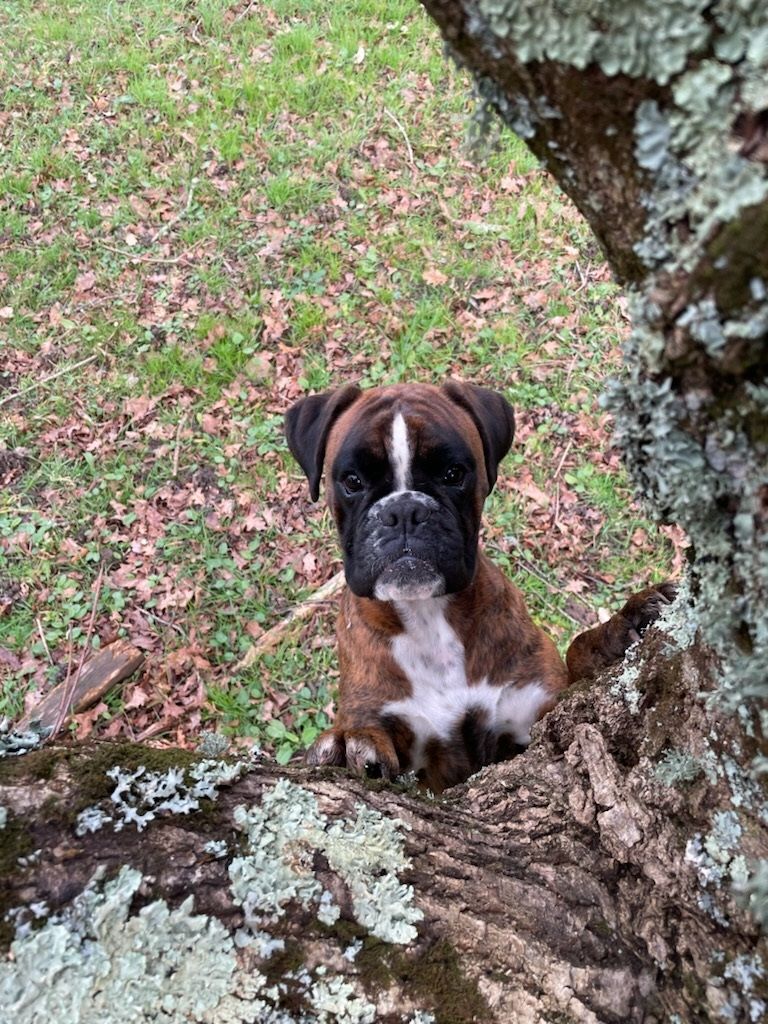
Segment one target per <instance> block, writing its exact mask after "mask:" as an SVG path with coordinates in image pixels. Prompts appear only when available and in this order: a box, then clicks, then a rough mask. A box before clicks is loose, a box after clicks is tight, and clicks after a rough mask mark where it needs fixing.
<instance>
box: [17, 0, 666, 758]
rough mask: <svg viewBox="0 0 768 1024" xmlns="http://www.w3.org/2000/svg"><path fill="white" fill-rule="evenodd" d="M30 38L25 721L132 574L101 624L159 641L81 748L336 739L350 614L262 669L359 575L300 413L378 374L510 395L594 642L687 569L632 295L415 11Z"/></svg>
mask: <svg viewBox="0 0 768 1024" xmlns="http://www.w3.org/2000/svg"><path fill="white" fill-rule="evenodd" d="M0 40H2V42H0V47H2V48H4V50H5V53H4V54H0V61H1V62H2V63H1V66H2V67H3V68H4V71H3V74H4V76H5V82H4V103H3V111H2V113H0V136H1V138H2V146H0V212H1V214H2V223H3V228H2V235H0V244H1V245H2V262H1V263H0V345H1V346H2V362H0V402H2V403H3V404H2V405H1V406H0V552H1V553H2V560H1V561H0V648H2V649H3V651H4V652H5V653H4V657H3V658H0V673H2V675H3V687H2V697H0V714H11V715H15V714H17V713H18V712H19V711H20V710H21V708H22V706H23V705H24V703H25V700H26V701H27V702H28V703H34V701H35V699H36V696H37V695H39V694H40V693H41V692H42V691H44V690H45V689H46V687H48V686H50V685H51V684H52V683H53V682H55V681H56V680H57V679H60V678H61V676H62V673H63V672H64V671H66V666H67V663H68V662H69V661H70V660H72V659H76V657H77V655H78V652H79V648H80V647H81V645H82V644H83V643H84V642H85V631H86V624H87V619H88V616H89V614H90V609H91V605H92V602H93V585H94V581H95V579H96V577H97V575H98V572H99V568H100V566H102V565H103V566H104V568H105V578H104V585H103V588H102V590H101V594H100V597H99V601H98V606H97V612H98V615H97V629H96V635H95V636H94V638H93V641H92V642H93V644H94V645H98V644H103V643H106V642H108V641H109V640H110V639H113V638H115V637H117V636H128V637H130V638H132V639H133V640H134V641H135V642H137V643H139V644H140V645H141V646H142V648H143V649H144V650H145V651H146V654H147V661H146V664H145V668H144V670H143V673H142V675H141V676H140V677H139V678H137V679H136V680H135V681H134V682H133V683H132V684H131V685H130V686H129V687H127V688H126V690H125V691H124V694H123V699H122V701H120V700H117V701H116V700H114V699H112V700H110V702H109V704H105V705H103V706H100V707H98V708H97V709H96V710H95V711H94V712H93V713H90V714H87V715H85V716H81V718H80V720H79V722H78V725H77V728H78V731H79V733H80V734H81V735H84V734H86V733H87V732H89V731H91V730H94V729H95V730H96V732H97V733H99V734H107V735H120V736H127V737H134V736H137V735H138V736H143V735H153V736H156V737H162V738H168V739H172V740H174V741H175V742H188V743H192V742H194V739H195V736H196V734H197V733H198V732H199V730H200V728H201V727H203V726H206V725H208V726H211V725H212V726H215V727H217V728H219V729H223V730H225V731H227V732H229V733H231V734H233V735H234V736H239V737H245V738H248V739H249V740H256V741H258V742H260V743H262V744H264V745H266V746H268V747H269V748H270V749H274V750H276V752H277V754H278V757H279V758H280V759H281V760H285V759H287V758H288V757H289V756H290V755H291V754H292V752H293V751H294V750H295V749H296V747H297V746H301V745H304V744H306V743H307V742H309V741H310V740H311V739H312V738H313V736H314V735H315V734H316V732H317V730H318V729H321V728H323V727H325V726H326V725H327V723H328V721H329V715H330V713H331V701H332V694H333V687H334V682H335V679H336V668H335V658H334V650H333V644H332V640H331V637H332V631H333V626H332V619H333V616H332V612H331V610H328V609H323V610H322V611H321V613H319V614H318V615H316V616H314V617H313V618H312V620H311V621H310V622H309V624H308V625H305V626H303V627H301V628H300V629H299V631H298V632H294V633H293V634H291V635H289V636H288V637H287V638H286V640H285V642H284V643H283V644H282V645H281V646H280V647H278V649H277V650H276V651H274V652H272V653H270V654H268V655H265V656H264V657H263V659H262V660H261V661H260V662H259V663H258V664H257V665H256V666H255V667H254V668H253V669H252V670H250V671H249V672H247V673H245V674H236V673H235V672H234V671H233V666H234V665H235V663H236V662H237V661H238V660H239V658H240V657H241V656H242V654H243V653H244V652H245V651H246V650H247V648H248V647H249V645H250V644H251V643H252V642H253V640H254V638H256V637H258V636H259V634H260V632H261V631H262V630H265V629H267V628H269V627H270V626H271V625H273V624H274V623H275V622H277V621H279V620H280V618H281V617H282V616H283V615H284V614H285V613H286V612H287V610H288V609H289V608H290V607H292V606H293V605H294V604H295V603H296V602H298V601H301V600H302V599H304V598H306V597H307V595H308V594H310V593H311V592H312V591H313V590H314V589H315V588H316V587H317V586H319V585H320V584H321V583H322V582H323V581H324V580H325V579H327V578H328V577H330V575H332V574H333V572H335V571H336V570H337V568H338V560H337V552H336V547H335V543H334V540H333V537H332V530H331V527H330V523H329V521H328V516H327V514H326V513H324V512H323V511H322V509H321V508H314V507H311V506H310V505H309V502H308V499H307V495H306V487H305V484H304V482H303V481H302V480H301V479H300V474H299V471H298V469H297V467H296V466H295V465H294V464H292V462H291V461H290V459H289V457H288V455H287V453H286V450H285V445H284V442H283V439H282V427H281V423H282V413H283V412H284V410H285V408H286V407H287V406H288V405H289V404H290V403H291V402H292V401H294V400H295V399H296V398H297V397H299V396H300V394H301V393H303V392H305V391H307V390H310V389H312V390H317V389H323V388H327V387H331V386H333V385H335V384H337V383H339V382H342V381H347V380H350V379H357V380H360V381H362V382H364V383H365V384H381V383H386V382H391V381H397V380H403V379H421V380H434V381H440V380H441V379H443V378H444V377H445V376H446V375H449V374H455V375H459V376H461V377H463V378H465V379H471V380H475V381H477V382H480V383H484V384H486V385H488V386H493V387H496V388H499V389H502V390H504V391H506V392H507V393H508V394H509V396H510V398H511V399H512V401H513V402H514V404H515V406H516V408H517V410H518V438H517V443H516V446H515V448H514V450H513V452H512V454H511V455H510V457H509V459H508V460H507V462H506V463H505V466H504V474H503V476H502V479H501V480H500V483H499V486H498V488H497V490H496V492H495V493H494V495H493V496H492V498H491V500H490V502H489V509H488V517H487V519H488V526H487V528H486V542H487V545H488V548H489V550H490V552H491V553H492V555H493V557H495V558H496V559H497V560H498V561H499V563H500V564H502V565H503V566H504V567H505V568H506V569H507V570H508V571H509V572H510V573H511V575H512V576H513V577H514V578H515V580H516V582H518V584H519V585H520V586H521V587H522V588H523V589H524V591H525V592H526V595H527V597H528V600H529V604H530V606H531V608H532V611H533V613H534V615H535V617H536V618H537V619H539V620H540V621H541V622H542V623H544V624H546V625H547V627H548V629H549V630H550V631H551V632H552V634H553V635H554V636H555V637H556V639H557V640H558V642H559V643H560V644H561V646H564V645H565V642H566V641H567V638H568V637H569V636H570V635H572V634H573V633H574V632H576V631H577V630H578V628H579V624H580V623H584V624H590V623H591V622H592V621H593V620H594V616H595V614H596V609H597V608H598V607H602V606H606V607H611V608H614V607H615V606H616V604H617V602H619V601H621V599H622V596H623V595H624V594H626V592H627V591H629V590H631V589H632V588H634V587H637V586H640V585H644V584H645V583H646V581H647V580H648V579H649V578H655V579H659V578H662V577H664V576H665V575H667V574H668V572H669V569H670V565H671V560H672V548H671V545H670V543H669V542H668V541H667V540H666V539H665V538H662V537H660V536H659V535H658V534H657V533H655V531H654V530H653V528H652V527H651V526H650V525H649V524H648V523H646V522H645V521H644V520H643V518H642V515H641V514H640V513H639V511H638V510H637V508H635V507H634V506H633V505H632V503H631V500H630V493H629V490H628V487H627V482H626V480H625V478H624V475H623V472H622V470H621V467H620V465H619V462H618V459H617V457H616V453H615V452H613V451H612V450H611V448H610V423H609V422H608V421H607V420H606V417H605V416H604V414H603V413H602V412H601V411H600V409H599V406H598V404H597V399H598V395H599V392H600V389H601V386H602V382H603V380H604V377H605V375H606V371H607V370H609V369H612V368H615V367H616V364H617V358H618V356H617V352H618V345H619V340H620V337H621V335H622V333H623V331H624V323H623V320H622V315H621V309H620V305H619V303H618V302H617V298H618V296H617V293H616V290H615V289H614V286H613V285H612V284H611V283H610V279H609V275H608V273H607V271H606V269H605V267H604V266H603V263H602V261H601V257H600V255H599V253H598V251H597V248H596V246H595V243H594V241H593V240H592V239H591V237H590V234H589V231H588V229H587V227H586V225H585V223H584V222H583V221H582V220H581V218H580V217H579V216H578V214H577V213H576V212H575V211H574V209H573V208H572V207H571V205H570V204H569V202H568V200H567V199H566V197H564V196H563V195H562V194H561V193H560V192H559V191H558V190H557V189H556V187H555V186H554V185H553V184H552V183H551V181H549V179H548V178H547V177H546V175H544V174H543V173H542V172H541V171H540V170H539V169H538V167H537V165H536V162H535V160H534V159H533V158H532V156H531V155H530V154H529V153H528V152H527V150H526V149H525V147H524V146H523V144H522V143H521V142H520V141H519V140H517V139H515V138H514V137H512V136H511V135H506V136H504V138H503V140H502V143H501V145H500V146H499V147H498V148H497V149H495V150H494V151H493V152H492V153H490V154H487V155H486V158H485V161H484V162H483V163H482V164H480V165H473V164H472V163H471V162H470V161H469V159H468V157H467V154H466V152H465V150H464V148H463V144H462V140H463V135H464V132H465V128H466V124H467V121H468V118H469V115H470V113H471V110H472V100H471V98H470V96H469V93H468V86H467V82H466V80H465V79H464V78H463V77H462V75H461V74H459V72H457V71H456V70H455V69H454V68H453V67H452V65H450V64H449V63H448V62H446V60H445V59H444V58H443V55H442V49H441V45H440V43H439V41H438V38H437V33H436V31H435V30H434V29H433V27H432V26H431V25H430V23H429V22H428V20H427V19H426V16H425V15H424V14H423V12H422V11H421V9H420V8H419V7H418V6H417V5H416V4H414V3H413V2H412V0H408V2H406V0H394V2H393V0H387V2H386V3H384V0H360V2H358V0H356V2H355V3H351V2H334V3H331V2H330V0H312V2H310V0H265V2H264V3H260V4H258V5H252V4H248V3H246V2H245V0H242V2H239V3H228V2H224V0H199V2H196V3H189V2H187V0H131V2H130V3H120V4H118V3H106V4H105V3H104V2H103V0H101V2H96V0H79V2H75V0H48V2H45V0H35V2H32V0H0ZM89 357H92V358H91V361H90V362H88V363H87V364H85V365H78V364H82V361H83V360H84V359H88V358H89ZM68 368H71V369H68ZM60 371H65V372H63V373H61V372H60ZM57 373H59V374H60V375H59V376H56V377H54V376H53V375H54V374H57Z"/></svg>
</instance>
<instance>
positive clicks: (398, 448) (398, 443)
mask: <svg viewBox="0 0 768 1024" xmlns="http://www.w3.org/2000/svg"><path fill="white" fill-rule="evenodd" d="M389 460H390V462H391V463H392V472H393V473H394V475H395V491H407V490H408V488H409V487H410V486H411V447H410V444H409V443H408V427H407V425H406V422H405V420H404V419H403V414H402V413H401V412H399V413H398V414H397V415H396V416H395V418H394V419H393V420H392V437H391V442H390V450H389Z"/></svg>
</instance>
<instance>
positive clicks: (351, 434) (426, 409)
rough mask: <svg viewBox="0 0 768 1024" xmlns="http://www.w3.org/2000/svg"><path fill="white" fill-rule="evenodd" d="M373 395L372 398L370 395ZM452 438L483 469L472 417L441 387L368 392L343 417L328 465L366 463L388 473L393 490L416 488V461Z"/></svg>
mask: <svg viewBox="0 0 768 1024" xmlns="http://www.w3.org/2000/svg"><path fill="white" fill-rule="evenodd" d="M369 396H370V397H369ZM451 439H452V440H453V442H454V444H455V446H456V448H457V450H460V449H464V450H466V449H467V448H469V450H470V451H471V454H472V456H473V458H474V459H475V462H476V464H477V466H478V467H479V468H482V466H483V446H482V442H481V439H480V436H479V434H478V432H477V429H476V428H475V425H474V423H473V421H472V419H471V417H470V416H469V415H468V414H467V413H466V412H464V410H463V409H460V408H458V407H457V406H456V404H455V403H454V402H452V401H450V399H448V398H446V397H445V396H444V395H442V394H441V393H440V391H439V390H438V389H437V388H434V389H429V390H428V391H427V390H426V389H425V388H424V387H423V386H422V387H414V388H413V389H410V388H392V389H389V388H387V389H381V390H378V391H374V392H368V393H367V394H365V395H364V397H363V398H362V399H361V400H360V401H359V402H356V403H355V405H354V406H352V408H350V409H348V410H347V411H346V412H345V413H343V414H342V416H341V417H340V418H339V420H338V422H337V423H336V425H335V426H334V428H333V430H332V432H331V435H330V438H329V441H328V458H327V467H328V468H329V470H330V471H331V473H333V471H334V468H335V467H337V466H338V465H344V464H347V463H350V464H351V463H353V462H354V463H358V464H361V463H362V464H363V466H364V465H365V464H366V463H367V464H369V465H370V467H371V470H372V471H373V472H374V473H381V472H384V471H386V472H387V475H390V476H391V477H392V481H393V486H394V489H395V490H407V489H408V488H410V487H411V486H412V470H413V464H414V460H415V459H417V458H425V457H427V456H428V455H429V452H430V451H432V450H435V449H438V448H440V449H445V447H446V445H447V444H449V443H450V441H451Z"/></svg>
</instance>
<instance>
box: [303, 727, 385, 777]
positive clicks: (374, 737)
mask: <svg viewBox="0 0 768 1024" xmlns="http://www.w3.org/2000/svg"><path fill="white" fill-rule="evenodd" d="M306 761H307V764H311V765H335V766H338V767H341V766H344V765H345V766H346V767H347V768H348V769H349V771H351V772H354V773H355V774H356V775H367V776H368V777H369V778H372V779H378V778H383V779H391V778H393V777H394V776H395V775H397V774H398V772H399V771H400V762H399V761H398V757H397V754H396V752H395V748H394V746H393V744H392V740H391V739H390V737H389V735H388V734H387V733H386V732H385V731H384V729H379V728H375V727H373V728H370V729H346V730H344V729H327V730H326V731H325V732H324V733H321V735H320V736H318V738H317V739H316V740H315V742H314V743H313V744H312V746H311V747H310V748H309V750H307V753H306Z"/></svg>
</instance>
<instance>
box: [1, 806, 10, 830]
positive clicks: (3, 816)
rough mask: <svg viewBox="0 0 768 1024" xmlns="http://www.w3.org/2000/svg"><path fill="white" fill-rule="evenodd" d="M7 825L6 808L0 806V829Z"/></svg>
mask: <svg viewBox="0 0 768 1024" xmlns="http://www.w3.org/2000/svg"><path fill="white" fill-rule="evenodd" d="M7 824H8V808H7V807H3V805H2V804H0V829H4V828H5V826H6V825H7Z"/></svg>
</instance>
